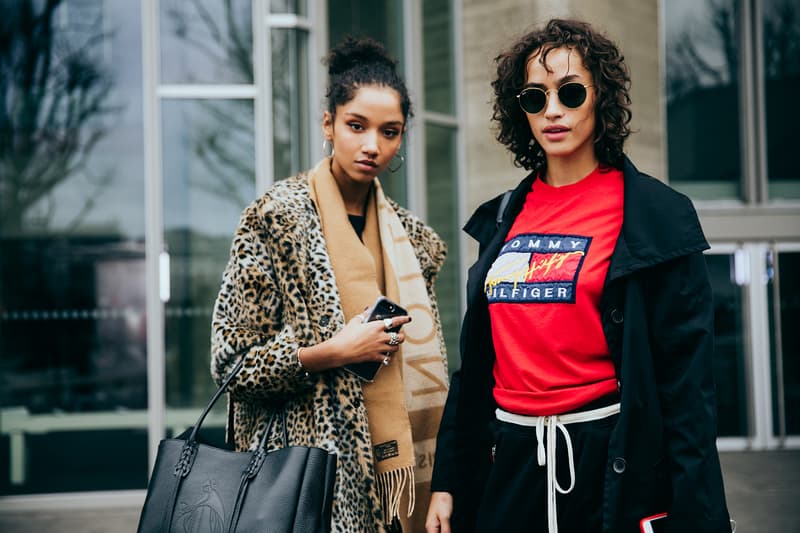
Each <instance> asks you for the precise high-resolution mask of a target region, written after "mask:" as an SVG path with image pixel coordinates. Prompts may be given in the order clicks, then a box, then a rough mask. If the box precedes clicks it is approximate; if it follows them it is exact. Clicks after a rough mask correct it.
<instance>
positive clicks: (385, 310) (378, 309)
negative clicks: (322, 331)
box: [344, 296, 408, 382]
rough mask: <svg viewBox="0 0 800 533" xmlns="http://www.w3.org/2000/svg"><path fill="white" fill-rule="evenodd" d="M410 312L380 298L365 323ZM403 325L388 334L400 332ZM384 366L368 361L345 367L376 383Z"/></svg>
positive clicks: (370, 310) (391, 329) (392, 329)
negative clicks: (378, 374) (377, 376)
mask: <svg viewBox="0 0 800 533" xmlns="http://www.w3.org/2000/svg"><path fill="white" fill-rule="evenodd" d="M407 314H408V312H407V311H406V310H405V309H403V308H402V307H401V306H399V305H398V304H396V303H394V302H393V301H391V300H390V299H388V298H387V297H385V296H379V297H378V299H377V300H375V303H374V304H372V306H371V307H370V308H369V309H368V310H367V319H366V320H365V322H372V321H374V320H384V319H386V318H393V317H396V316H404V315H407ZM401 327H402V324H399V325H396V326H393V327H391V328H389V329H387V330H386V331H387V332H395V333H396V332H398V331H400V328H401ZM382 366H383V364H382V363H381V362H380V361H367V362H364V363H350V364H349V365H345V366H344V369H345V370H347V371H348V372H352V373H353V374H355V375H356V376H358V377H359V378H361V379H363V380H364V381H369V382H372V381H375V376H376V375H377V373H378V370H380V369H381V367H382Z"/></svg>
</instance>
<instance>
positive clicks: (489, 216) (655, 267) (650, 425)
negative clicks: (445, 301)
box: [431, 159, 730, 533]
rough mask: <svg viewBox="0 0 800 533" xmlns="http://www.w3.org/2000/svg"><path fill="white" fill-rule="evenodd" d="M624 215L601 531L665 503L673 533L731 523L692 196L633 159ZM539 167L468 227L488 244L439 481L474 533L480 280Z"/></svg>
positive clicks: (482, 464) (612, 316)
mask: <svg viewBox="0 0 800 533" xmlns="http://www.w3.org/2000/svg"><path fill="white" fill-rule="evenodd" d="M623 173H624V194H625V197H624V214H623V223H622V230H621V232H620V236H619V238H618V240H617V243H616V246H615V248H614V252H613V254H612V257H611V263H610V265H609V270H608V275H607V278H606V282H605V287H604V291H603V297H602V301H601V304H600V305H601V309H600V310H601V313H602V323H603V328H604V331H605V335H606V340H607V342H608V346H609V349H610V351H611V355H612V357H613V359H614V364H615V367H616V372H617V384H618V387H619V390H620V393H621V398H622V399H621V404H622V406H621V412H620V415H619V419H618V423H617V426H616V428H615V429H614V430H613V432H612V435H611V441H610V443H609V453H608V462H607V467H606V480H605V487H604V492H605V496H604V509H603V531H604V532H609V533H636V532H638V531H639V526H638V522H639V520H640V519H641V518H642V517H644V516H648V515H652V514H655V513H658V512H663V511H669V513H670V524H669V531H676V532H677V531H680V532H681V533H693V532H704V533H716V532H720V533H721V532H723V531H730V526H729V523H728V511H727V508H726V504H725V495H724V491H723V484H722V474H721V471H720V465H719V457H718V454H717V449H716V435H717V432H716V429H717V428H716V401H715V393H714V381H713V376H712V354H713V341H714V333H713V304H712V294H711V286H710V284H709V279H708V271H707V269H706V264H705V259H704V258H703V255H702V252H703V250H705V249H707V248H708V243H707V242H706V240H705V237H704V236H703V232H702V229H701V228H700V223H699V221H698V219H697V214H696V212H695V210H694V207H693V206H692V203H691V201H690V200H689V199H688V198H686V197H685V196H683V195H681V194H679V193H677V192H675V191H674V190H672V189H671V188H669V187H668V186H666V185H664V184H663V183H661V182H660V181H658V180H656V179H654V178H652V177H650V176H647V175H645V174H642V173H641V172H639V171H638V170H637V169H636V168H635V167H634V166H633V164H632V163H631V162H630V161H629V160H628V159H626V160H625V164H624V168H623ZM533 179H534V176H533V175H530V176H528V177H527V178H525V179H524V180H523V181H522V182H521V183H520V184H519V185H518V186H517V188H516V189H515V190H514V191H513V192H512V194H511V196H510V199H509V201H508V207H507V208H506V209H505V215H504V216H503V217H502V219H501V220H500V222H499V223H498V216H497V215H498V210H499V208H500V203H501V197H500V196H498V197H497V198H495V199H493V200H491V201H489V202H486V203H485V204H483V205H481V206H480V207H479V208H478V209H477V210H476V211H475V213H474V214H473V215H472V217H471V218H470V220H469V221H468V222H467V224H466V226H465V227H464V230H465V231H466V232H467V233H468V234H469V235H471V236H472V237H474V238H475V239H476V240H477V241H478V242H479V244H480V246H479V258H478V261H477V262H476V263H475V264H474V265H473V266H472V267H471V268H470V269H469V275H468V281H467V311H466V314H465V317H464V322H463V326H462V332H461V368H460V370H458V371H457V372H456V373H455V375H454V376H453V379H452V383H451V387H450V394H449V396H448V399H447V404H446V406H445V412H444V415H443V418H442V423H441V426H440V429H439V436H438V443H437V449H436V462H435V468H434V473H433V480H432V483H431V485H432V490H434V491H446V492H450V493H452V494H453V496H454V516H453V527H454V531H456V532H458V533H460V532H465V531H472V530H473V526H472V524H473V523H474V513H475V511H476V510H477V507H478V502H479V501H480V498H481V494H482V490H483V485H484V481H485V479H486V475H487V471H488V468H489V457H490V447H491V444H492V442H491V435H490V433H489V430H488V428H489V423H490V421H491V420H492V419H493V418H494V410H495V408H496V405H495V403H494V399H493V397H492V387H493V385H494V382H493V377H492V366H493V362H494V348H493V343H492V338H491V328H490V324H489V309H488V302H487V299H486V295H485V293H484V291H483V283H484V279H485V278H486V274H487V272H488V270H489V268H490V267H491V265H492V263H493V262H494V260H495V258H496V257H497V255H498V253H499V250H500V248H501V246H502V244H503V241H504V238H505V236H506V234H507V233H508V230H509V229H510V227H511V225H512V223H513V222H514V219H515V218H516V216H517V214H518V213H519V212H520V210H521V209H522V206H523V204H524V202H525V196H526V194H527V193H528V192H529V191H530V188H531V184H532V181H533Z"/></svg>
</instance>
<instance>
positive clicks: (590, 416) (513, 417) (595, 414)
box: [495, 403, 619, 533]
mask: <svg viewBox="0 0 800 533" xmlns="http://www.w3.org/2000/svg"><path fill="white" fill-rule="evenodd" d="M616 413H619V403H615V404H613V405H608V406H606V407H600V408H598V409H591V410H589V411H580V412H577V413H567V414H563V415H552V416H525V415H517V414H514V413H509V412H508V411H503V410H502V409H497V411H495V415H496V416H497V419H498V420H500V421H501V422H509V423H511V424H516V425H518V426H528V427H535V428H536V441H537V444H536V457H537V460H538V462H539V466H545V465H546V466H547V530H548V532H549V533H558V519H557V515H556V491H558V492H560V493H561V494H567V493H569V492H570V491H572V489H573V488H574V487H575V460H574V458H573V455H572V439H571V438H570V436H569V431H567V424H575V423H578V422H591V421H592V420H601V419H603V418H606V417H608V416H611V415H614V414H616ZM545 426H547V451H546V452H545V438H544V428H545ZM557 431H560V432H561V433H562V434H563V435H564V441H565V442H566V443H567V460H568V461H569V476H570V484H569V487H568V488H566V489H562V488H561V486H560V485H559V484H558V480H557V479H556V436H557V434H556V432H557Z"/></svg>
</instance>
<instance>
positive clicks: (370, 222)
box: [309, 159, 447, 531]
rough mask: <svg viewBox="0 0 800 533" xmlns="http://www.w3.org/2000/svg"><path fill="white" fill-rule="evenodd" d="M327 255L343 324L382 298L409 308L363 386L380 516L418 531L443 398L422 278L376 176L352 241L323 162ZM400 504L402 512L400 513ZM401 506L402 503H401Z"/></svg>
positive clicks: (321, 202) (319, 170) (318, 196)
mask: <svg viewBox="0 0 800 533" xmlns="http://www.w3.org/2000/svg"><path fill="white" fill-rule="evenodd" d="M309 189H310V195H311V198H312V200H313V201H314V203H315V204H316V206H317V209H318V210H319V214H320V219H321V220H322V231H323V234H324V236H325V244H326V246H327V249H328V255H329V256H330V259H331V264H332V265H333V272H334V275H335V277H336V287H337V289H338V291H339V296H340V299H341V302H342V309H343V311H344V315H345V319H346V320H348V321H349V320H350V319H351V318H353V317H354V316H355V315H357V314H359V313H361V312H363V311H364V309H365V308H366V307H368V306H369V305H371V304H372V303H373V302H374V301H375V299H376V298H377V297H378V296H379V295H380V294H381V293H383V294H385V295H386V296H387V297H388V298H389V299H391V300H393V301H395V302H397V303H399V304H400V305H401V306H403V307H404V308H405V309H407V310H408V312H409V314H410V315H411V316H412V321H411V322H409V323H408V324H406V325H405V326H403V333H404V334H405V336H406V340H405V342H404V343H403V344H402V345H401V349H400V350H399V351H398V352H397V353H396V354H395V355H394V356H393V357H392V362H391V363H390V364H389V365H388V366H385V367H383V368H381V370H380V371H379V372H378V374H377V376H376V378H375V381H374V382H373V383H367V382H363V383H362V386H363V392H364V402H365V405H366V409H367V417H368V419H369V430H370V437H371V440H372V448H373V456H374V462H375V464H374V467H375V473H376V478H377V486H378V493H379V496H380V498H381V505H382V507H383V513H384V518H385V520H386V523H387V524H389V523H391V522H392V520H394V518H398V519H399V520H400V521H401V523H402V524H403V531H424V521H425V512H426V509H425V505H422V506H419V507H420V508H419V509H418V510H417V512H416V513H415V512H414V509H415V505H414V503H415V500H416V497H417V496H418V495H419V496H420V497H423V498H426V499H425V500H424V501H427V496H428V495H429V492H430V479H431V473H432V470H433V453H434V451H435V437H436V431H437V429H438V426H439V421H440V419H441V415H442V409H443V406H444V402H445V400H446V397H447V372H446V369H445V366H444V362H443V359H442V353H441V348H440V344H439V337H438V335H437V325H436V323H435V321H434V314H433V310H432V306H431V302H430V299H429V297H428V292H427V289H426V285H425V280H424V278H423V277H422V272H421V270H420V267H419V262H418V260H417V257H416V255H415V253H414V249H413V247H412V246H411V242H410V241H409V238H408V234H407V233H406V231H405V228H404V227H403V225H402V223H401V222H400V219H399V218H398V216H397V213H396V212H395V210H394V209H393V208H392V206H391V205H390V204H389V203H388V201H387V200H386V197H385V196H384V194H383V190H382V189H381V186H380V183H379V182H378V180H377V178H376V179H375V180H374V182H373V187H372V190H371V192H370V194H369V199H368V204H367V210H366V226H365V228H364V232H363V235H362V239H363V242H362V241H361V240H359V238H358V236H357V235H356V232H355V230H354V229H353V227H352V225H351V224H350V221H349V219H348V218H347V211H346V209H345V206H344V200H343V199H342V196H341V192H340V191H339V187H338V185H337V183H336V181H335V179H334V177H333V175H332V174H331V171H330V160H329V159H323V160H322V161H321V162H320V163H319V164H318V165H317V166H316V167H315V168H314V169H313V170H311V171H310V172H309ZM401 501H402V502H403V503H404V504H406V505H407V508H408V511H407V513H401V512H400V507H401ZM406 502H407V503H406Z"/></svg>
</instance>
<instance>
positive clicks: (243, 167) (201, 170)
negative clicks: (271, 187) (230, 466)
mask: <svg viewBox="0 0 800 533" xmlns="http://www.w3.org/2000/svg"><path fill="white" fill-rule="evenodd" d="M162 118H163V143H164V149H163V154H164V155H163V157H164V162H163V176H164V229H165V235H164V241H165V243H166V246H167V250H168V251H169V253H170V290H171V291H170V292H171V295H170V300H169V302H168V303H167V305H166V324H165V328H166V365H167V374H166V379H167V386H166V397H167V405H168V406H169V407H170V409H171V410H173V413H178V412H179V411H176V410H175V409H181V408H192V407H201V406H204V405H205V404H206V402H207V401H208V398H210V397H211V394H212V393H213V392H214V390H215V387H214V384H213V382H212V381H211V379H210V377H209V360H210V359H209V358H210V352H209V339H210V333H209V331H210V325H211V311H212V307H213V304H214V299H215V297H216V295H217V292H218V291H219V287H220V280H221V275H222V271H223V270H224V268H225V264H226V262H227V259H228V251H229V249H230V244H231V239H232V238H233V233H234V231H235V229H236V225H237V222H238V220H239V216H240V214H241V211H242V209H244V207H245V206H246V205H248V204H249V203H250V202H252V201H253V199H254V198H255V185H254V184H255V177H254V176H255V173H254V170H253V169H254V165H255V155H254V141H253V120H254V117H253V102H252V101H251V100H196V101H195V100H166V101H164V102H163V103H162ZM223 403H224V402H223ZM188 412H189V413H190V415H191V416H192V417H193V416H195V415H196V414H197V413H196V412H195V411H188ZM185 422H186V423H185V424H182V425H184V426H189V425H192V424H193V422H194V420H193V419H190V420H187V421H185ZM180 425H181V424H179V426H180Z"/></svg>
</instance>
